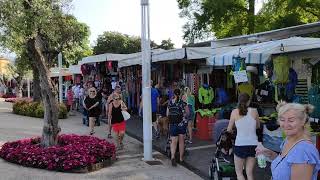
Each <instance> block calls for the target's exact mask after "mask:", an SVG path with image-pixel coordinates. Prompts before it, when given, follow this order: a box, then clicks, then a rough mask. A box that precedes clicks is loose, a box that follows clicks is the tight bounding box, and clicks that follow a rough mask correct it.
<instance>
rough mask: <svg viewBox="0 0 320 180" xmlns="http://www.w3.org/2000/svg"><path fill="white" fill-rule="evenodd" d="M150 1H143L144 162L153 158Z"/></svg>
mask: <svg viewBox="0 0 320 180" xmlns="http://www.w3.org/2000/svg"><path fill="white" fill-rule="evenodd" d="M149 17H150V13H149V0H141V52H142V62H141V64H142V87H143V89H142V95H143V96H142V97H143V98H142V100H143V160H144V161H151V160H153V158H152V123H151V85H150V79H151V75H150V63H151V62H150V61H151V54H150V51H151V50H150V24H149Z"/></svg>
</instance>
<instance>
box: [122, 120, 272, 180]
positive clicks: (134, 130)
mask: <svg viewBox="0 0 320 180" xmlns="http://www.w3.org/2000/svg"><path fill="white" fill-rule="evenodd" d="M126 124H127V129H126V133H127V134H129V135H130V136H132V137H134V138H136V139H138V140H139V141H142V137H143V133H142V129H143V122H142V119H141V118H139V117H135V116H133V118H131V119H130V120H128V121H127V123H126ZM152 143H153V149H155V150H157V151H159V152H161V153H165V151H164V150H165V144H166V137H161V138H160V139H157V140H154V141H152ZM187 150H188V155H187V156H185V159H184V161H185V163H184V164H183V165H184V166H185V167H186V168H188V169H190V170H191V171H193V172H194V173H196V174H198V175H199V176H201V177H202V178H203V179H209V166H210V164H211V160H212V158H213V157H214V152H215V150H216V147H215V144H213V142H212V141H203V140H200V139H197V138H193V143H192V144H189V145H188V146H187ZM269 165H270V164H268V166H267V167H266V168H264V169H261V168H258V167H256V168H255V170H254V176H255V178H256V179H259V180H270V178H271V171H270V167H269Z"/></svg>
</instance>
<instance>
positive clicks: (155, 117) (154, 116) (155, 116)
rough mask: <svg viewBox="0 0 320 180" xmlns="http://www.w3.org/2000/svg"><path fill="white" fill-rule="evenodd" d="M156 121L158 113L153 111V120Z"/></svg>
mask: <svg viewBox="0 0 320 180" xmlns="http://www.w3.org/2000/svg"><path fill="white" fill-rule="evenodd" d="M156 121H157V113H156V112H152V122H156Z"/></svg>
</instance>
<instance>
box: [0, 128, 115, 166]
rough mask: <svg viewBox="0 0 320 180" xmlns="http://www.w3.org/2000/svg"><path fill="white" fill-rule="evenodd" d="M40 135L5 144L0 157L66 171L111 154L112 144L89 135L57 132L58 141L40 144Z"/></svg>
mask: <svg viewBox="0 0 320 180" xmlns="http://www.w3.org/2000/svg"><path fill="white" fill-rule="evenodd" d="M40 140H41V139H40V137H35V138H31V139H22V140H19V141H14V142H7V143H5V144H4V145H3V146H2V148H1V149H0V157H1V158H3V159H5V160H7V161H9V162H12V163H16V164H21V165H23V166H28V167H35V168H42V169H49V170H56V171H70V170H73V169H79V168H83V167H86V166H88V165H92V164H95V163H98V162H102V161H104V160H107V159H110V158H111V159H113V158H114V157H115V152H116V150H115V149H116V148H115V145H114V144H113V143H110V142H108V141H106V140H104V139H99V138H97V137H93V136H79V135H75V134H69V135H66V134H64V135H60V136H59V137H58V144H57V145H55V146H51V147H48V148H43V147H41V146H40Z"/></svg>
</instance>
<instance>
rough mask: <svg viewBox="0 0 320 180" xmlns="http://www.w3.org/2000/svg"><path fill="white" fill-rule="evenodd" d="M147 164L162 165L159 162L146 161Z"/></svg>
mask: <svg viewBox="0 0 320 180" xmlns="http://www.w3.org/2000/svg"><path fill="white" fill-rule="evenodd" d="M146 163H147V164H149V165H151V166H153V165H163V164H162V162H161V161H146Z"/></svg>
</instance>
